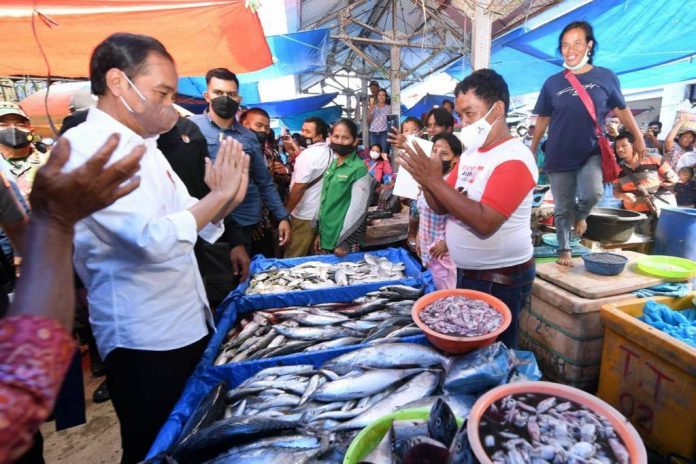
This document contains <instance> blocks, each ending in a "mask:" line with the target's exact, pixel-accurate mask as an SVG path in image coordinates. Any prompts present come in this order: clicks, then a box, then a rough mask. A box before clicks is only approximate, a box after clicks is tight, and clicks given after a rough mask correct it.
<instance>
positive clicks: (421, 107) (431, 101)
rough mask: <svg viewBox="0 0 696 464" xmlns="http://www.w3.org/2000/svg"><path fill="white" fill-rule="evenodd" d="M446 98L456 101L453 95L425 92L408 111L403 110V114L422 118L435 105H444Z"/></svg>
mask: <svg viewBox="0 0 696 464" xmlns="http://www.w3.org/2000/svg"><path fill="white" fill-rule="evenodd" d="M444 100H450V101H454V97H453V96H452V95H431V94H429V93H428V94H425V95H424V96H423V98H421V99H420V100H418V102H417V103H416V104H415V105H413V106H412V107H411V108H409V109H408V110H407V111H406V112H402V113H401V116H406V117H408V116H413V117H414V118H418V119H420V118H421V116H423V113H427V112H428V111H430V110H431V109H433V108H434V107H435V106H442V102H443V101H444Z"/></svg>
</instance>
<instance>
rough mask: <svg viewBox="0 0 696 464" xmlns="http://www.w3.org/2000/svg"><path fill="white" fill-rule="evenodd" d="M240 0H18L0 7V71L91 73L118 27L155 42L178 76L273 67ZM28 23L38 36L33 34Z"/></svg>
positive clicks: (256, 22)
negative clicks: (92, 61)
mask: <svg viewBox="0 0 696 464" xmlns="http://www.w3.org/2000/svg"><path fill="white" fill-rule="evenodd" d="M246 3H247V2H245V0H213V1H211V0H137V1H135V0H109V1H103V2H94V1H87V0H15V1H14V2H12V4H11V5H8V4H7V3H6V4H5V5H3V6H1V7H0V17H2V34H3V38H4V39H3V40H2V41H0V75H34V76H46V75H48V74H49V68H48V67H47V64H46V62H45V61H44V59H43V57H42V50H43V52H44V53H45V56H46V60H47V61H48V66H50V74H51V75H53V76H61V77H88V76H89V57H90V55H91V53H92V50H93V49H94V47H95V46H96V45H98V44H99V42H101V41H102V40H104V39H105V38H106V37H108V36H109V35H110V34H113V33H115V32H131V33H137V34H147V35H150V36H153V37H156V38H157V39H158V40H160V41H161V42H162V43H163V44H164V45H165V47H167V50H168V51H169V52H170V53H171V54H172V56H173V57H174V59H175V60H176V62H177V69H178V71H179V74H180V75H182V76H197V75H201V74H205V72H206V71H207V70H208V69H209V68H210V67H211V63H215V64H216V65H217V66H224V67H227V68H230V69H235V70H237V71H238V72H240V73H242V72H251V71H256V70H259V69H262V68H265V67H267V66H269V65H271V64H272V60H271V53H270V50H269V48H268V45H267V44H266V38H265V37H264V33H263V28H262V27H261V23H260V21H259V18H258V16H257V15H256V13H254V12H253V11H252V10H251V9H250V8H249V7H247V6H246ZM32 26H34V28H35V32H36V34H35V35H34V33H33V32H32Z"/></svg>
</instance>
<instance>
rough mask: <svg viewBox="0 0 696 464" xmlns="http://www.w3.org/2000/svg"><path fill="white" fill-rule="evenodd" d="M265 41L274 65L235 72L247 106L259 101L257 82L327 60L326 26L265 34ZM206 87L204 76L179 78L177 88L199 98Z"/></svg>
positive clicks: (323, 62) (184, 93)
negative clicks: (239, 72)
mask: <svg viewBox="0 0 696 464" xmlns="http://www.w3.org/2000/svg"><path fill="white" fill-rule="evenodd" d="M266 40H267V41H268V47H269V48H270V49H271V54H272V55H273V64H272V65H271V66H269V67H267V68H264V69H261V70H259V71H255V72H251V73H244V74H238V75H237V78H239V84H240V85H239V93H240V94H241V95H242V97H243V103H244V104H246V105H253V104H256V103H259V102H260V101H261V99H260V98H259V90H258V85H257V83H258V82H259V81H261V80H265V79H273V78H276V77H282V76H288V75H292V74H296V73H301V72H307V71H312V70H314V69H318V68H321V67H323V66H324V65H325V63H326V53H327V44H328V41H329V29H317V30H313V31H308V32H296V33H293V34H282V35H272V36H268V37H266ZM232 71H234V69H232ZM205 89H206V84H205V77H203V76H193V77H182V78H180V79H179V88H178V91H179V93H180V94H181V95H186V96H189V97H195V98H201V96H202V95H203V92H205Z"/></svg>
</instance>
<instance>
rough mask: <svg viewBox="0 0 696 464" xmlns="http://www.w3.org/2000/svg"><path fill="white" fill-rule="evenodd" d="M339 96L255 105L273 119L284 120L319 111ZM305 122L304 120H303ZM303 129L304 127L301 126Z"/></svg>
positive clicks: (332, 94) (295, 99)
mask: <svg viewBox="0 0 696 464" xmlns="http://www.w3.org/2000/svg"><path fill="white" fill-rule="evenodd" d="M337 96H338V92H333V93H325V94H322V95H312V96H311V97H301V98H293V99H292V100H280V101H272V102H266V103H259V104H256V105H254V106H255V107H257V108H262V109H264V110H266V112H267V113H268V114H269V115H270V116H271V117H272V118H284V117H288V116H292V115H296V114H304V113H308V112H310V111H317V110H319V109H320V108H322V107H323V106H324V105H326V104H328V103H331V102H332V101H333V99H334V98H336V97H337ZM303 121H304V119H303ZM300 127H302V125H300Z"/></svg>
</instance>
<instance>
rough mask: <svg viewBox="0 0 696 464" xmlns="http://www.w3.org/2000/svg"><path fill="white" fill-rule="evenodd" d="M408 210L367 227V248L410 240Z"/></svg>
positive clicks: (374, 221) (376, 220) (373, 222)
mask: <svg viewBox="0 0 696 464" xmlns="http://www.w3.org/2000/svg"><path fill="white" fill-rule="evenodd" d="M408 216H409V212H408V209H406V210H405V211H402V212H400V213H394V216H392V217H390V218H386V219H374V220H373V221H372V224H370V225H368V226H367V233H366V234H365V247H376V246H382V245H388V244H392V243H398V242H402V241H404V240H406V238H408Z"/></svg>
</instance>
